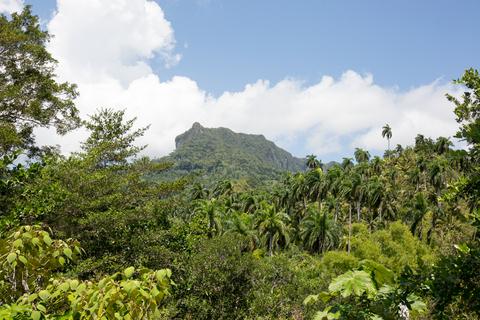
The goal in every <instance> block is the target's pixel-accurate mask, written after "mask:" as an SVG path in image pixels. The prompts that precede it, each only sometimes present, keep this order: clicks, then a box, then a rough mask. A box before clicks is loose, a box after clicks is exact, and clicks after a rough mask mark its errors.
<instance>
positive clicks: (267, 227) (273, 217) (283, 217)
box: [256, 202, 290, 256]
mask: <svg viewBox="0 0 480 320" xmlns="http://www.w3.org/2000/svg"><path fill="white" fill-rule="evenodd" d="M257 213H258V217H257V223H256V227H257V230H258V232H259V234H260V235H261V236H262V237H263V238H264V240H265V242H266V245H267V249H268V254H269V255H270V256H272V255H273V251H274V250H275V247H277V246H278V244H279V242H283V244H284V245H287V244H288V242H289V241H290V238H289V235H288V226H287V222H288V221H289V220H290V218H289V217H288V215H287V214H286V213H285V212H284V211H277V210H276V208H275V207H274V206H273V205H271V204H268V203H266V202H263V203H262V208H261V209H260V210H259V211H258V212H257Z"/></svg>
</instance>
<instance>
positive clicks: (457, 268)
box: [0, 7, 480, 320]
mask: <svg viewBox="0 0 480 320" xmlns="http://www.w3.org/2000/svg"><path fill="white" fill-rule="evenodd" d="M49 38H50V36H49V34H48V33H47V32H45V31H43V30H42V29H41V28H40V27H39V21H38V17H36V16H34V15H32V13H31V10H30V8H29V7H26V8H25V9H24V10H23V12H21V13H18V14H12V15H11V16H8V17H7V16H3V15H2V16H0V319H36V320H38V319H453V318H455V319H478V318H479V317H480V299H479V297H480V275H479V272H478V270H479V269H480V243H479V239H478V235H477V231H478V228H479V227H480V213H479V205H480V167H479V163H480V162H479V160H480V159H479V157H480V75H479V73H478V71H477V70H475V69H473V68H471V69H467V70H466V71H465V72H464V73H463V74H462V75H460V78H459V79H458V80H456V81H455V83H456V84H458V85H459V86H462V87H463V88H464V91H465V93H464V94H463V95H462V96H461V97H454V96H450V95H448V94H447V96H446V99H448V100H450V101H451V105H452V112H454V113H455V116H456V118H457V122H458V132H457V135H456V138H458V139H461V140H463V141H465V142H466V143H467V146H468V147H467V149H465V150H464V149H458V150H456V149H454V148H453V144H452V141H451V140H450V139H449V138H446V137H426V136H423V135H422V134H421V133H419V134H418V135H417V137H416V138H415V141H412V142H411V145H408V146H401V145H397V146H391V145H390V140H391V138H392V136H394V135H395V128H392V127H390V126H389V125H388V124H386V125H385V126H384V127H383V128H382V136H383V137H384V138H385V147H386V151H385V154H384V155H383V157H378V156H375V157H372V156H371V155H370V153H369V152H368V150H362V149H359V148H357V149H355V150H352V156H351V157H346V158H344V159H343V161H342V162H341V163H335V164H330V165H328V166H326V165H324V164H323V163H322V162H321V161H320V160H319V159H317V157H316V156H315V155H309V156H307V157H306V159H297V158H294V157H292V156H291V155H290V154H289V153H287V152H286V151H284V150H281V149H279V148H277V147H276V146H274V145H273V143H271V142H269V141H267V140H265V139H264V138H263V137H261V136H255V137H250V136H247V135H237V134H234V133H233V132H231V131H230V130H228V129H206V128H203V127H202V126H200V125H199V124H196V125H194V126H193V128H192V129H191V130H190V131H187V132H186V133H185V134H183V135H182V136H179V137H178V138H177V141H176V143H177V150H176V151H175V152H174V153H172V155H171V156H169V157H167V158H162V159H160V160H152V159H149V158H147V157H143V156H141V155H140V153H141V151H142V150H143V148H144V147H145V146H142V145H139V144H137V143H136V140H137V138H139V137H141V136H142V135H143V134H144V132H145V131H146V130H148V128H137V126H136V125H135V119H129V118H126V117H125V113H124V112H123V111H116V110H114V109H109V108H100V109H99V111H98V113H96V114H93V115H91V116H90V117H88V118H86V119H81V118H80V117H79V112H78V110H77V109H76V107H75V103H74V99H75V98H76V97H77V95H78V92H77V89H76V87H75V85H74V84H70V83H60V82H58V81H57V80H56V78H55V67H56V61H55V59H54V57H52V56H51V55H50V54H49V52H48V51H47V50H46V44H47V43H48V41H49ZM459 72H460V70H459ZM99 107H102V106H99ZM81 126H82V127H84V128H85V129H86V130H88V132H89V135H88V138H86V139H85V141H83V142H82V144H81V150H80V151H79V152H76V153H73V154H70V155H68V156H65V155H62V154H61V153H60V151H59V150H57V148H55V147H49V146H47V147H44V146H39V145H38V144H37V143H36V141H35V135H34V130H35V129H36V128H39V127H44V128H54V129H56V130H57V132H58V133H59V134H64V133H66V132H69V131H71V130H73V129H75V128H78V127H81ZM192 130H193V131H199V132H200V133H202V134H199V133H198V132H196V133H195V132H192ZM215 130H217V131H215ZM218 130H219V131H218ZM212 150H213V151H214V152H213V151H212ZM193 169H199V170H198V172H196V171H195V170H193ZM199 172H200V173H199Z"/></svg>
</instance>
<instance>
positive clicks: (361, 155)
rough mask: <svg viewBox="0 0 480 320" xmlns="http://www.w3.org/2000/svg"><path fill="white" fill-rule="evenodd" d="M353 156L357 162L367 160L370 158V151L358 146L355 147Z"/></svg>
mask: <svg viewBox="0 0 480 320" xmlns="http://www.w3.org/2000/svg"><path fill="white" fill-rule="evenodd" d="M354 156H355V160H356V161H357V162H358V163H363V162H368V160H370V153H369V152H368V151H366V150H363V149H360V148H355V153H354Z"/></svg>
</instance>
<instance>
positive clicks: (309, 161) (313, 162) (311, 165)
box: [307, 154, 322, 169]
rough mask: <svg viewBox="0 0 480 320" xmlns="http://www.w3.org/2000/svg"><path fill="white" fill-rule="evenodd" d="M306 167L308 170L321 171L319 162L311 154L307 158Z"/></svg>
mask: <svg viewBox="0 0 480 320" xmlns="http://www.w3.org/2000/svg"><path fill="white" fill-rule="evenodd" d="M307 167H308V168H309V169H316V168H320V169H322V165H321V162H320V160H318V159H317V156H316V155H313V154H310V155H308V156H307Z"/></svg>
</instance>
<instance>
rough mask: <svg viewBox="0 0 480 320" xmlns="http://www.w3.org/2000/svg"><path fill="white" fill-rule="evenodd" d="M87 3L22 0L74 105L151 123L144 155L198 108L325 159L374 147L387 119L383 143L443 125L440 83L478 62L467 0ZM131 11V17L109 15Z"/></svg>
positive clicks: (449, 127) (436, 131)
mask: <svg viewBox="0 0 480 320" xmlns="http://www.w3.org/2000/svg"><path fill="white" fill-rule="evenodd" d="M1 1H2V0H0V2H1ZM14 1H19V0H14ZM97 2H98V3H97ZM97 2H96V1H93V0H82V1H73V0H59V3H62V4H63V7H62V9H61V10H59V11H60V12H59V13H60V14H56V15H54V11H56V10H57V1H55V0H25V3H26V4H31V5H32V6H33V10H34V12H35V13H37V14H39V15H40V17H41V19H42V21H43V22H44V23H45V26H47V25H48V23H49V22H50V21H51V20H52V19H53V20H54V21H53V22H54V23H51V24H50V25H48V26H49V27H48V28H49V31H50V32H51V33H52V34H54V36H55V38H54V40H53V41H52V46H51V48H52V51H53V53H54V55H55V56H56V57H57V58H58V59H59V61H60V67H61V68H60V70H63V71H60V74H61V75H64V76H65V78H66V79H68V80H69V81H72V82H76V83H78V84H79V87H80V91H81V95H82V98H81V100H79V106H80V108H81V111H83V112H84V114H88V113H91V112H92V110H93V109H92V107H91V105H92V104H94V103H96V102H97V101H98V103H104V104H119V105H122V107H125V108H127V110H130V111H131V113H132V115H137V116H138V117H139V122H140V123H149V124H152V127H151V130H150V131H152V133H151V137H150V138H148V137H147V139H146V142H148V143H149V144H150V145H151V146H152V148H151V149H150V150H151V151H150V152H151V154H152V155H158V154H165V153H168V152H169V151H171V149H172V148H173V138H174V136H175V135H177V134H179V133H181V132H182V131H183V130H185V129H187V128H188V127H189V126H191V123H193V121H197V120H198V121H200V122H201V123H203V124H205V125H207V126H226V127H230V128H232V129H234V130H236V131H242V132H248V133H263V134H265V135H266V136H267V138H269V139H272V140H274V141H275V142H276V143H277V144H279V145H281V146H282V147H285V148H287V149H288V150H289V151H291V152H293V153H294V154H296V155H300V156H301V155H305V154H307V153H315V154H318V155H319V156H320V157H321V158H323V159H325V160H330V159H339V158H341V157H342V156H347V155H351V153H352V150H353V148H354V147H355V146H360V147H363V148H366V149H369V150H371V151H372V153H374V154H381V153H382V152H383V148H384V144H385V143H384V141H383V140H382V139H381V137H379V134H378V133H379V132H380V130H381V126H382V125H383V124H384V123H385V122H389V123H390V124H391V125H392V128H393V132H394V138H393V143H394V144H395V143H401V144H408V143H411V141H412V139H413V137H414V135H415V134H416V133H424V134H426V135H430V136H433V137H435V136H438V135H445V136H452V135H453V133H454V131H455V128H456V124H455V121H454V118H453V116H452V113H451V106H449V104H448V103H446V102H445V101H444V94H445V93H446V92H452V90H456V89H455V88H453V87H452V86H451V85H450V80H452V79H454V78H457V77H458V76H460V74H461V73H462V71H463V70H464V69H465V68H467V67H471V66H472V67H477V68H478V64H479V59H478V52H480V42H479V41H477V37H478V32H477V30H478V23H477V15H478V12H480V2H479V1H476V0H461V1H446V0H436V1H430V0H422V1H413V0H409V1H384V0H383V1H379V0H365V1H344V0H335V1H333V0H332V1H313V0H312V1H284V0H277V1H273V0H265V1H220V0H191V1H183V0H158V1H156V5H154V6H152V5H151V4H152V2H151V0H130V1H125V0H109V1H106V2H102V1H97ZM112 3H115V5H116V6H117V7H120V8H121V10H120V11H115V10H116V9H112V6H111V4H112ZM144 5H145V8H147V7H148V8H147V9H145V10H144V11H145V12H141V11H142V10H143V9H142V10H140V9H139V8H143V6H144ZM122 10H123V11H122ZM129 10H131V12H132V16H133V20H132V19H130V18H118V16H119V15H122V14H123V13H125V12H129ZM159 10H160V12H163V14H164V16H161V15H158V12H159ZM95 11H98V12H95ZM152 12H153V16H154V17H153V18H151V17H152ZM57 13H58V12H57ZM79 15H83V16H80V17H79ZM148 17H150V18H151V21H150V20H149V21H150V22H148V23H143V20H148V19H150V18H148ZM122 19H123V20H122ZM129 19H130V20H129ZM84 21H87V22H85V23H83V22H84ZM137 22H138V23H137ZM140 22H142V23H140ZM84 24H85V25H84ZM128 24H130V25H128ZM157 25H158V28H157V27H156V26H157ZM95 28H97V29H98V34H97V32H96V31H92V30H97V29H95ZM130 29H132V30H130ZM133 29H134V30H133ZM160 29H162V30H160ZM112 30H119V31H118V32H119V35H112ZM123 34H125V38H126V39H130V40H131V41H130V42H131V43H128V41H127V40H124V39H121V38H122V36H123ZM150 35H152V36H151V37H150V38H149V36H150ZM155 36H157V40H158V37H160V38H161V37H163V38H164V39H166V40H165V41H164V42H162V43H160V42H158V41H157V42H155V41H156V40H155V39H156V38H155ZM138 39H141V41H142V42H140V43H138V42H136V41H138ZM152 39H153V40H152ZM154 40H155V41H154ZM150 41H152V43H150ZM99 43H105V47H106V48H109V50H110V51H108V52H107V50H106V49H105V52H103V51H104V50H103V47H102V46H98V44H99ZM143 43H146V45H145V46H143ZM135 46H137V47H141V48H139V49H138V50H136V49H135ZM83 48H84V49H83ZM113 48H118V49H113ZM82 50H84V51H82ZM92 52H93V53H95V54H93V53H92ZM151 53H152V54H151ZM97 54H98V55H99V56H100V57H99V58H98V61H96V62H95V61H93V60H95V59H97ZM102 54H103V55H104V56H103V60H102ZM176 55H179V56H181V59H180V60H179V61H178V63H176V64H174V65H173V66H168V67H167V66H166V64H168V63H166V61H167V60H172V59H173V58H174V57H176ZM110 56H111V58H110ZM125 57H126V58H125ZM86 65H88V66H90V67H91V70H90V71H89V73H88V72H86V71H85V70H84V69H85V68H84V66H86ZM106 65H107V66H106ZM65 70H67V71H65ZM75 70H77V72H73V71H75ZM132 70H133V71H132ZM69 72H70V73H69ZM83 73H85V74H83ZM87 73H88V74H87ZM97 73H98V74H97ZM79 74H83V76H84V77H83V76H80V75H79ZM126 74H128V76H126ZM100 75H101V76H100ZM92 79H93V80H92ZM98 79H101V80H98ZM436 80H438V81H436ZM102 81H103V82H102ZM100 82H101V83H100ZM113 82H116V83H117V84H118V86H117V87H115V86H113V85H112V83H113ZM140 84H141V88H140ZM100 88H101V89H100ZM105 88H108V90H110V91H108V90H106V89H105ZM138 88H140V89H138ZM82 99H83V100H82ZM139 101H143V102H142V103H143V104H142V103H140V102H139ZM153 109H155V110H153ZM337 118H340V120H341V121H340V120H339V119H337ZM312 119H314V120H312ZM160 135H161V136H162V138H161V139H159V138H158V137H159V136H160ZM67 149H68V147H67Z"/></svg>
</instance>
